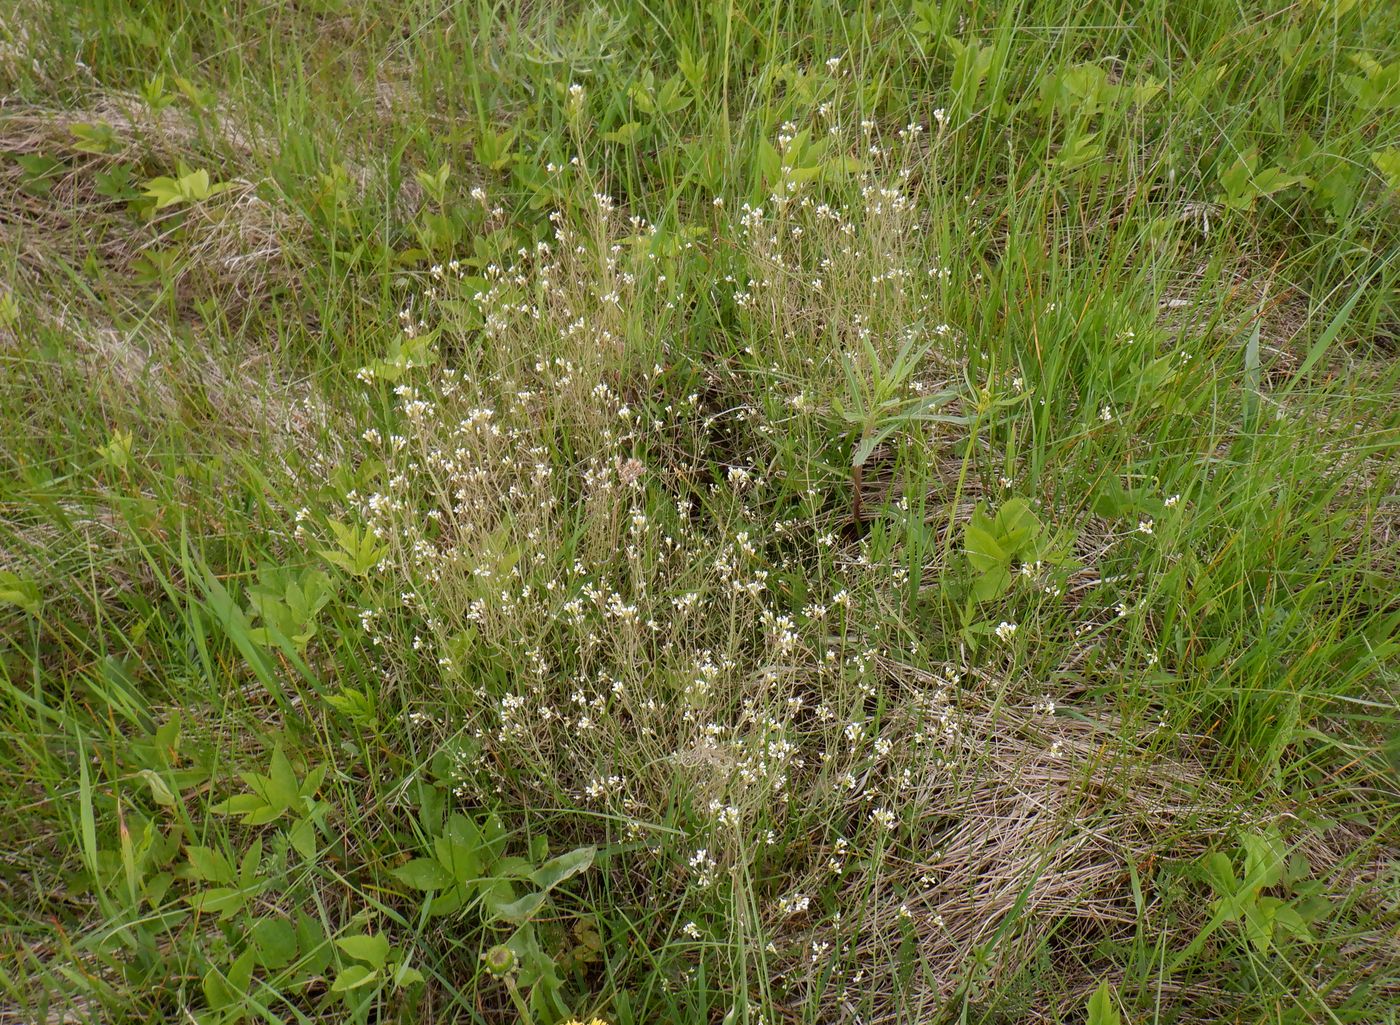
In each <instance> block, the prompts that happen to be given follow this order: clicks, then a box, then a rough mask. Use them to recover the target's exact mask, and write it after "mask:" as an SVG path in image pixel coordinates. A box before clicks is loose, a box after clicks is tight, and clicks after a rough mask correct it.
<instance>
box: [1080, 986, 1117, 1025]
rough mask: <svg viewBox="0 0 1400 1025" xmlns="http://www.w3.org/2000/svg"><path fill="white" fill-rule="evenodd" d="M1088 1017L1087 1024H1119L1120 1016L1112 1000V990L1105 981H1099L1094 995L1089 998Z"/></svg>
mask: <svg viewBox="0 0 1400 1025" xmlns="http://www.w3.org/2000/svg"><path fill="white" fill-rule="evenodd" d="M1088 1010H1089V1018H1088V1022H1087V1025H1121V1023H1122V1020H1123V1019H1122V1018H1120V1017H1119V1015H1118V1008H1117V1006H1115V1004H1114V1002H1113V990H1112V988H1111V987H1110V986H1109V984H1108V983H1107V982H1101V983H1099V988H1098V989H1096V990H1094V995H1093V996H1091V997H1090V998H1089V1008H1088Z"/></svg>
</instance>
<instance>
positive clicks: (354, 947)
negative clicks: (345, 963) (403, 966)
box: [335, 933, 389, 968]
mask: <svg viewBox="0 0 1400 1025" xmlns="http://www.w3.org/2000/svg"><path fill="white" fill-rule="evenodd" d="M335 945H336V946H337V947H339V948H340V949H341V950H343V951H345V953H347V954H349V955H350V956H351V957H353V958H354V959H355V960H356V961H364V962H365V963H366V964H369V965H373V966H374V967H375V968H383V967H384V962H385V961H387V960H388V959H389V940H388V938H387V937H386V936H385V935H384V934H383V933H375V934H374V935H372V936H368V935H359V936H341V937H340V938H339V939H337V940H336V941H335Z"/></svg>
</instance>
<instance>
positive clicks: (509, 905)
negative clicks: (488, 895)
mask: <svg viewBox="0 0 1400 1025" xmlns="http://www.w3.org/2000/svg"><path fill="white" fill-rule="evenodd" d="M545 900H546V894H544V893H543V892H542V891H538V890H537V891H535V892H533V893H527V894H525V896H523V897H521V898H519V899H518V900H513V901H508V902H499V903H490V902H488V904H487V909H488V910H489V911H490V912H491V913H492V914H493V915H495V916H496V917H497V918H504V919H505V920H506V921H507V922H525V921H528V920H529V919H530V916H532V915H533V914H534V913H535V912H536V911H538V910H539V909H540V908H541V907H542V906H543V905H544V902H545Z"/></svg>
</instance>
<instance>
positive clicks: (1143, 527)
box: [1138, 516, 1153, 534]
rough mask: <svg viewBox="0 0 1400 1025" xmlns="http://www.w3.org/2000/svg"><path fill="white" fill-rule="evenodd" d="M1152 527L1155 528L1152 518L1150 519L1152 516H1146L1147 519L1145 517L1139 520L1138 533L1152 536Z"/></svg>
mask: <svg viewBox="0 0 1400 1025" xmlns="http://www.w3.org/2000/svg"><path fill="white" fill-rule="evenodd" d="M1152 527H1153V523H1152V517H1150V516H1145V517H1143V518H1142V519H1140V520H1138V531H1139V532H1140V533H1143V534H1151V533H1152Z"/></svg>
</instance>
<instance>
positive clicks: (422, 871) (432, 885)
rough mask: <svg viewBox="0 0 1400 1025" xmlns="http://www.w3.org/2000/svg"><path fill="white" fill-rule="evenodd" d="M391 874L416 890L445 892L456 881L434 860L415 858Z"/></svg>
mask: <svg viewBox="0 0 1400 1025" xmlns="http://www.w3.org/2000/svg"><path fill="white" fill-rule="evenodd" d="M390 874H391V875H393V877H394V878H395V879H397V880H398V881H399V882H401V883H403V884H404V885H405V886H411V887H413V889H415V890H445V889H447V887H449V886H451V885H452V883H453V882H454V881H455V880H454V879H453V878H452V876H451V875H450V874H449V873H448V871H447V869H445V868H443V867H442V866H441V865H440V864H438V863H437V862H436V861H435V860H433V859H432V858H414V859H413V860H412V861H410V862H409V863H408V864H406V865H400V866H399V867H398V868H396V869H394V871H393V872H392V873H390Z"/></svg>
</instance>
